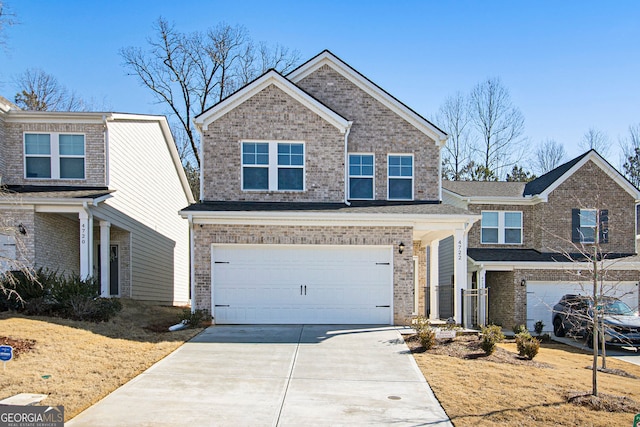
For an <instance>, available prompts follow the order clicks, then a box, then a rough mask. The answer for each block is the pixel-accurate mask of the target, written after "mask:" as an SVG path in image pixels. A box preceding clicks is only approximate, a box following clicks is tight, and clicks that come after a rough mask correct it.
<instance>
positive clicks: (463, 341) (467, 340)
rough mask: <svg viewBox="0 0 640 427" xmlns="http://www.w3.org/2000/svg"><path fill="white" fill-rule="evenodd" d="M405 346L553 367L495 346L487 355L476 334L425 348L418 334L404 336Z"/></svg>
mask: <svg viewBox="0 0 640 427" xmlns="http://www.w3.org/2000/svg"><path fill="white" fill-rule="evenodd" d="M404 340H405V342H406V343H407V346H408V347H409V349H410V350H411V352H412V353H426V354H438V355H442V356H450V357H457V358H459V359H480V360H486V361H487V362H494V363H509V364H511V365H527V366H533V367H536V368H546V369H553V368H554V367H553V366H552V365H549V364H548V363H540V362H536V361H535V360H528V359H526V358H523V357H520V356H518V355H517V354H515V353H512V352H510V351H507V350H505V349H503V348H500V347H496V349H495V351H494V352H493V354H491V355H490V356H487V355H486V353H485V352H484V350H482V348H480V339H479V338H478V336H476V335H461V336H457V337H456V338H455V339H445V340H438V342H437V344H436V346H435V347H433V348H431V349H429V350H425V349H424V348H423V347H422V346H421V345H420V340H419V339H418V335H408V336H405V337H404Z"/></svg>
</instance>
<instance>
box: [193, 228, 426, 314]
mask: <svg viewBox="0 0 640 427" xmlns="http://www.w3.org/2000/svg"><path fill="white" fill-rule="evenodd" d="M411 240H412V229H411V227H347V226H340V227H334V226H332V227H322V226H269V225H211V224H203V225H202V226H197V227H195V228H194V243H195V248H194V260H193V266H194V269H195V295H194V296H193V301H194V306H195V307H196V308H198V309H204V310H207V311H208V312H209V313H211V285H212V281H211V245H212V244H215V243H234V244H276V245H392V246H394V247H395V246H397V245H398V242H401V241H404V242H410V241H411ZM393 254H394V255H393V309H394V313H393V318H394V323H395V324H406V323H408V322H410V319H411V317H412V310H413V295H414V294H413V289H414V286H413V247H412V246H411V245H407V246H406V248H405V250H404V252H403V253H402V254H399V253H398V251H393ZM214 286H215V284H214Z"/></svg>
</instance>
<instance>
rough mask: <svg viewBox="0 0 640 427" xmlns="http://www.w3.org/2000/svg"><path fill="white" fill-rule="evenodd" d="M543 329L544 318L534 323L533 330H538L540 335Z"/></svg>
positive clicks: (537, 332) (537, 333)
mask: <svg viewBox="0 0 640 427" xmlns="http://www.w3.org/2000/svg"><path fill="white" fill-rule="evenodd" d="M543 329H544V323H543V322H542V320H538V321H537V322H536V323H535V324H534V325H533V330H534V331H536V335H538V336H540V335H542V330H543Z"/></svg>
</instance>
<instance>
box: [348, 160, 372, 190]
mask: <svg viewBox="0 0 640 427" xmlns="http://www.w3.org/2000/svg"><path fill="white" fill-rule="evenodd" d="M352 155H353V156H372V157H373V173H372V174H371V176H368V175H351V163H349V165H347V170H348V171H349V176H348V177H347V183H348V186H347V188H348V189H349V197H348V199H349V200H375V198H376V155H375V153H347V159H348V161H349V162H350V161H351V157H350V156H352ZM352 177H353V178H371V182H372V184H371V186H372V193H371V198H368V199H366V198H353V197H351V178H352Z"/></svg>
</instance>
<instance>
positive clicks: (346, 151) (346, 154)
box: [344, 122, 353, 206]
mask: <svg viewBox="0 0 640 427" xmlns="http://www.w3.org/2000/svg"><path fill="white" fill-rule="evenodd" d="M352 125H353V122H349V126H348V127H347V130H346V131H345V132H344V204H345V205H347V206H351V203H350V202H349V200H348V197H349V148H348V143H349V133H350V132H351V126H352Z"/></svg>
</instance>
